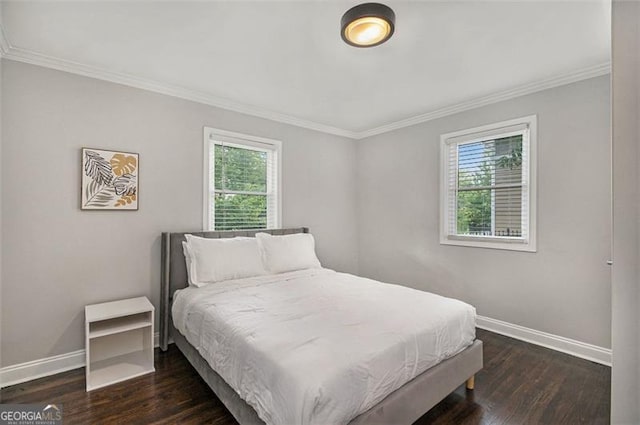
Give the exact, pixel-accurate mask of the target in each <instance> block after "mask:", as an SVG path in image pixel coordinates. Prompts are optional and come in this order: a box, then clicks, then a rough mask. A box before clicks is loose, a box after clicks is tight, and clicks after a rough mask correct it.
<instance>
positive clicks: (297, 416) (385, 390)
mask: <svg viewBox="0 0 640 425" xmlns="http://www.w3.org/2000/svg"><path fill="white" fill-rule="evenodd" d="M174 299H175V300H174V304H173V308H172V314H173V320H174V324H175V326H176V328H177V329H178V330H179V331H180V332H181V333H182V334H183V335H184V336H185V337H186V338H187V340H188V341H189V342H190V343H191V344H192V345H193V346H194V347H196V348H197V350H198V352H199V353H200V354H201V355H202V357H204V358H205V359H206V360H207V362H208V363H209V365H210V366H211V367H212V368H213V370H215V371H216V372H217V373H218V374H219V375H220V376H222V378H224V380H225V381H226V382H227V383H228V384H229V385H230V386H231V387H232V388H233V389H235V390H236V392H237V393H238V394H239V395H240V397H241V398H242V399H244V400H245V401H246V402H247V403H248V404H249V405H251V406H252V407H253V408H254V409H255V410H256V412H257V413H258V416H260V418H261V419H262V420H264V421H265V422H266V423H267V424H270V425H271V424H273V425H293V424H301V425H306V424H310V425H311V424H319V425H327V424H346V423H347V422H349V421H350V420H351V419H353V418H354V417H356V416H357V415H359V414H360V413H363V412H365V411H366V410H368V409H369V408H371V407H372V406H373V405H375V404H376V403H378V402H380V401H381V400H382V399H383V398H384V397H386V396H387V395H388V394H390V393H391V392H393V391H394V390H396V389H398V388H399V387H401V386H402V385H404V384H405V383H406V382H408V381H410V380H411V379H413V378H414V377H416V376H417V375H419V374H420V373H422V372H424V371H425V370H426V369H428V368H430V367H432V366H434V365H436V364H438V363H439V362H440V361H442V360H444V359H446V358H448V357H451V356H453V355H455V354H457V353H458V352H460V351H462V350H463V349H464V348H466V347H467V346H469V345H470V344H471V343H472V342H473V340H474V339H475V315H476V312H475V309H474V308H473V307H472V306H470V305H468V304H465V303H463V302H461V301H457V300H454V299H450V298H445V297H441V296H438V295H434V294H431V293H428V292H422V291H418V290H415V289H410V288H407V287H403V286H398V285H390V284H384V283H380V282H377V281H374V280H370V279H365V278H361V277H357V276H353V275H349V274H345V273H337V272H334V271H331V270H327V269H316V270H303V271H297V272H290V273H283V274H278V275H272V276H260V277H255V278H248V279H239V280H233V281H227V282H222V283H216V284H210V285H208V286H205V287H203V288H192V287H190V288H186V289H184V290H181V291H179V292H177V293H176V296H175V298H174Z"/></svg>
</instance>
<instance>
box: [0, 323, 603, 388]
mask: <svg viewBox="0 0 640 425" xmlns="http://www.w3.org/2000/svg"><path fill="white" fill-rule="evenodd" d="M477 326H478V327H479V328H480V329H485V330H488V331H491V332H495V333H497V334H501V335H505V336H509V337H511V338H515V339H519V340H521V341H526V342H529V343H531V344H535V345H540V346H542V347H546V348H550V349H552V350H556V351H561V352H563V353H566V354H570V355H572V356H575V357H580V358H583V359H586V360H590V361H593V362H596V363H600V364H603V365H607V366H611V350H610V349H608V348H602V347H598V346H596V345H591V344H587V343H585V342H580V341H576V340H574V339H570V338H565V337H562V336H558V335H553V334H549V333H546V332H541V331H537V330H535V329H530V328H525V327H524V326H520V325H514V324H513V323H508V322H503V321H501V320H496V319H491V318H489V317H484V316H478V318H477ZM159 339H160V334H159V333H157V332H156V334H155V335H154V338H153V340H154V345H155V346H156V347H158V346H159ZM84 356H85V353H84V350H78V351H73V352H71V353H66V354H60V355H58V356H52V357H47V358H44V359H39V360H33V361H30V362H26V363H20V364H16V365H12V366H7V367H3V368H1V369H0V387H1V388H4V387H8V386H11V385H16V384H21V383H23V382H27V381H31V380H34V379H38V378H44V377H45V376H50V375H55V374H57V373H61V372H66V371H68V370H72V369H78V368H81V367H84V362H85V358H84Z"/></svg>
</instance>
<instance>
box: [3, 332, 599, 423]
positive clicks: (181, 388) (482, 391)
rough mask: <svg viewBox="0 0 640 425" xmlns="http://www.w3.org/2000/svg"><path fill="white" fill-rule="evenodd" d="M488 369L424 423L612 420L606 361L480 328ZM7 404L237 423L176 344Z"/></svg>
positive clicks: (10, 391) (14, 396)
mask: <svg viewBox="0 0 640 425" xmlns="http://www.w3.org/2000/svg"><path fill="white" fill-rule="evenodd" d="M478 338H480V339H481V340H482V341H483V342H484V369H483V370H482V371H481V372H480V373H478V374H477V375H476V388H475V390H474V391H469V392H467V391H466V390H465V388H464V385H462V386H461V387H459V388H458V389H457V390H456V391H455V392H453V393H452V394H451V395H449V396H448V397H447V398H445V399H444V400H443V401H442V402H440V404H438V405H437V406H436V407H434V408H433V409H431V411H429V412H428V413H427V414H425V415H424V416H423V417H422V418H420V419H419V420H418V422H416V424H419V425H427V424H456V425H458V424H487V425H488V424H491V425H494V424H495V425H497V424H550V425H552V424H553V425H555V424H607V423H609V409H610V402H609V394H610V383H611V373H610V369H609V368H608V367H606V366H602V365H598V364H596V363H592V362H589V361H586V360H581V359H577V358H575V357H571V356H569V355H566V354H562V353H558V352H555V351H552V350H549V349H546V348H542V347H538V346H535V345H531V344H527V343H525V342H521V341H517V340H514V339H511V338H507V337H504V336H501V335H497V334H494V333H491V332H487V331H482V330H478ZM0 399H1V401H2V403H61V404H62V405H63V412H64V423H65V424H178V423H179V424H219V425H227V424H229V425H231V424H235V423H236V422H235V420H234V419H233V417H232V416H231V415H230V414H229V413H228V412H227V410H226V409H225V408H224V406H223V405H222V403H221V402H220V401H219V400H218V399H217V398H216V396H215V395H214V394H213V392H211V390H210V389H209V387H208V386H207V384H206V383H205V382H204V381H203V380H202V379H200V377H199V376H198V374H197V373H196V372H195V371H194V370H193V369H192V368H191V366H190V365H189V363H188V362H187V360H186V359H185V358H184V357H183V356H182V354H181V353H180V351H178V349H177V348H176V347H175V346H173V345H172V346H171V348H170V349H169V351H167V352H166V353H162V352H159V351H156V372H155V373H154V374H151V375H147V376H143V377H140V378H135V379H132V380H130V381H127V382H123V383H121V384H116V385H113V386H110V387H106V388H103V389H99V390H95V391H92V392H91V393H86V392H85V390H84V369H78V370H73V371H70V372H65V373H61V374H59V375H55V376H51V377H47V378H42V379H38V380H36V381H31V382H28V383H24V384H19V385H15V386H12V387H8V388H5V389H3V390H2V391H0Z"/></svg>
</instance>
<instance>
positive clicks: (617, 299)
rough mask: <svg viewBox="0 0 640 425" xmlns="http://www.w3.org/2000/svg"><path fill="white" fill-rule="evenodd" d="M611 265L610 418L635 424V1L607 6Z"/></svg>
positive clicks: (639, 18)
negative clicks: (609, 8)
mask: <svg viewBox="0 0 640 425" xmlns="http://www.w3.org/2000/svg"><path fill="white" fill-rule="evenodd" d="M612 13H613V15H612V26H613V34H612V36H613V38H612V41H613V49H612V54H613V61H612V68H613V69H612V82H613V93H612V95H613V98H612V110H613V112H612V118H613V268H612V288H613V296H612V307H613V317H612V335H611V340H612V346H613V369H612V372H611V422H612V423H613V424H638V423H640V410H639V406H640V376H638V374H639V373H640V347H639V341H640V339H639V337H640V335H638V332H639V330H640V327H639V323H638V320H639V318H640V317H639V315H638V306H639V305H640V300H639V298H638V297H640V291H639V289H638V284H639V283H640V273H639V270H638V264H639V263H640V248H639V247H640V240H639V237H640V233H639V231H638V230H639V229H640V225H639V222H638V220H639V218H640V215H639V214H638V213H639V211H638V202H639V201H640V192H639V190H638V188H639V184H640V182H639V181H638V178H640V175H639V174H638V167H639V166H640V157H639V156H638V155H639V154H640V152H639V150H638V143H640V105H639V102H640V63H639V60H640V59H639V57H638V52H639V51H640V30H639V28H638V25H639V22H640V5H639V4H638V3H637V2H627V1H614V2H613V5H612Z"/></svg>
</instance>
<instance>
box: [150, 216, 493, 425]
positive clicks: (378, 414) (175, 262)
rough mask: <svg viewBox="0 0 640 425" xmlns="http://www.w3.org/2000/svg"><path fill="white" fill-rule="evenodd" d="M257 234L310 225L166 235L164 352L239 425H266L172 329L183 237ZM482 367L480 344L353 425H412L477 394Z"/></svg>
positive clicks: (183, 281) (183, 276) (183, 275)
mask: <svg viewBox="0 0 640 425" xmlns="http://www.w3.org/2000/svg"><path fill="white" fill-rule="evenodd" d="M258 232H265V233H270V234H272V235H288V234H294V233H308V232H309V229H307V228H306V227H300V228H290V229H273V230H249V231H225V232H183V233H163V234H162V286H161V290H160V348H161V349H162V350H163V351H166V350H167V348H168V345H169V341H170V340H173V342H174V343H175V344H176V346H177V347H178V348H179V349H180V351H181V352H182V353H183V354H184V355H185V357H186V358H187V359H188V360H189V362H190V363H191V365H192V366H193V367H194V368H195V369H196V371H197V372H198V373H199V374H200V376H201V377H202V379H204V380H205V382H206V383H207V384H208V385H209V387H211V389H212V390H213V392H214V393H215V394H216V396H218V398H219V399H220V401H222V403H223V404H224V405H225V406H226V407H227V409H228V410H229V411H230V412H231V414H232V415H233V416H234V418H235V419H236V420H237V421H238V422H239V423H240V424H241V425H265V423H264V421H262V419H260V418H259V417H258V415H257V413H256V412H255V410H254V409H253V408H252V407H251V406H249V405H248V404H247V403H246V402H245V401H244V400H242V399H241V398H240V396H238V394H237V393H236V392H235V390H234V389H233V388H231V387H230V386H229V385H228V384H227V383H226V382H225V381H224V379H222V377H220V375H218V374H217V373H216V372H215V371H214V370H213V369H211V367H210V366H209V364H208V363H207V361H206V360H205V359H204V358H203V357H202V356H201V355H200V354H199V353H198V351H197V350H196V349H195V348H194V347H193V346H192V345H191V344H190V343H189V342H187V340H186V338H185V337H184V336H183V335H182V334H180V332H178V331H177V330H176V329H175V327H174V326H173V322H172V320H171V301H172V297H173V294H174V292H175V291H176V290H178V289H182V288H185V287H187V286H188V282H187V269H186V265H185V260H184V255H183V253H182V242H183V241H185V236H184V235H185V234H192V235H195V236H200V237H205V238H232V237H236V236H255V234H256V233H258ZM481 369H482V341H480V340H478V339H476V340H475V341H474V342H473V344H472V345H471V346H469V347H467V348H466V349H465V350H464V351H462V352H460V353H458V354H457V355H455V356H453V357H451V358H449V359H447V360H445V361H443V362H441V363H439V364H437V365H436V366H434V367H432V368H430V369H427V370H426V371H425V372H423V373H422V374H420V375H418V376H417V377H415V378H414V379H412V380H411V381H409V382H407V383H406V384H404V385H403V386H402V387H400V388H398V389H397V390H396V391H394V392H392V393H391V394H389V395H388V396H387V397H386V398H384V399H383V400H382V401H381V402H379V403H378V404H376V405H375V406H373V407H372V408H371V409H369V410H367V411H366V412H364V413H362V414H360V415H359V416H357V417H355V418H354V419H353V420H351V422H349V425H363V424H380V425H387V424H395V425H411V424H413V423H414V422H415V421H416V420H418V419H419V418H420V417H421V416H422V415H424V414H425V413H426V412H428V411H429V410H430V409H431V408H432V407H433V406H435V405H436V404H438V403H439V402H440V401H441V400H442V399H444V398H445V397H446V396H447V395H449V394H450V393H452V392H453V391H454V390H455V389H456V388H458V387H459V386H460V385H461V384H462V383H464V382H465V381H466V386H467V389H468V390H473V386H474V376H475V374H476V373H477V372H478V371H480V370H481Z"/></svg>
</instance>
